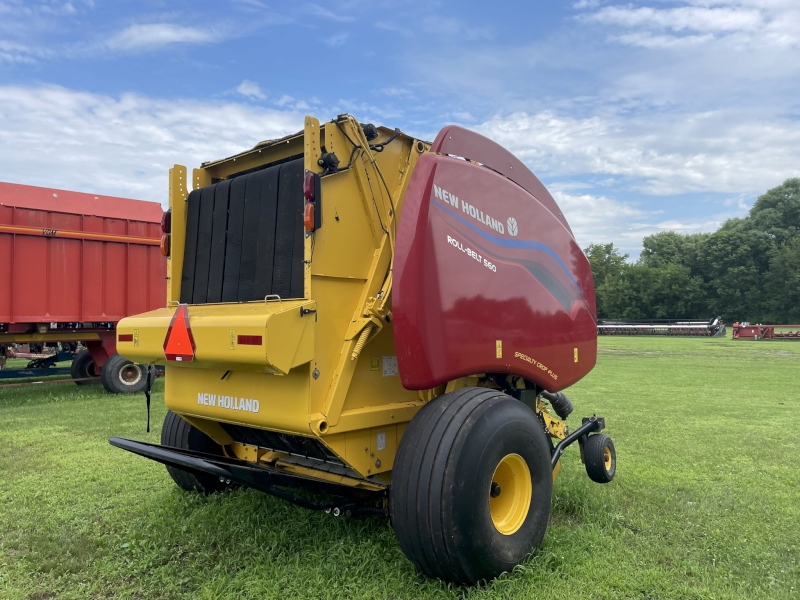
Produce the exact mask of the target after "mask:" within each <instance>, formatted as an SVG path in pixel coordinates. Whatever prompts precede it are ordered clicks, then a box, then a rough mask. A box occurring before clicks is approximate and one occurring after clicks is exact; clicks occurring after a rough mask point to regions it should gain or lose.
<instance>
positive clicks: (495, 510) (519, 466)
mask: <svg viewBox="0 0 800 600" xmlns="http://www.w3.org/2000/svg"><path fill="white" fill-rule="evenodd" d="M532 495H533V483H532V482H531V472H530V469H528V464H527V463H526V462H525V459H524V458H522V457H521V456H520V455H519V454H508V455H506V456H505V457H504V458H503V460H501V461H500V464H498V465H497V468H495V470H494V475H492V483H491V485H490V486H489V514H490V515H491V517H492V523H494V526H495V528H496V529H497V531H499V532H500V533H502V534H503V535H511V534H513V533H515V532H516V531H517V530H519V528H520V527H522V524H523V523H525V519H526V518H527V517H528V511H529V510H530V507H531V496H532Z"/></svg>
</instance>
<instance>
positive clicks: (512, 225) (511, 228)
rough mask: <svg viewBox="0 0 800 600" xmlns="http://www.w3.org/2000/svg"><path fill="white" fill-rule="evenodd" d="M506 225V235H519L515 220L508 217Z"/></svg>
mask: <svg viewBox="0 0 800 600" xmlns="http://www.w3.org/2000/svg"><path fill="white" fill-rule="evenodd" d="M506 225H508V233H509V234H511V235H513V236H514V237H516V236H517V234H518V233H519V229H518V228H517V220H516V219H515V218H514V217H508V220H507V221H506Z"/></svg>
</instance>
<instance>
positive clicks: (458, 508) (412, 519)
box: [389, 388, 553, 585]
mask: <svg viewBox="0 0 800 600" xmlns="http://www.w3.org/2000/svg"><path fill="white" fill-rule="evenodd" d="M508 460H511V461H512V462H513V464H512V463H509V465H511V466H510V467H509V468H510V469H511V473H512V476H511V477H505V478H503V477H501V476H499V475H498V473H501V468H505V467H503V465H506V463H507V461H508ZM507 466H508V465H507ZM501 474H502V473H501ZM495 479H497V480H498V481H499V482H500V484H499V487H498V488H497V489H496V487H495V486H496V485H498V482H497V481H495ZM552 489H553V471H552V468H551V466H550V447H549V443H548V440H547V438H546V436H545V432H544V427H543V426H542V424H541V422H540V421H539V420H538V419H537V417H536V415H535V414H534V412H533V411H532V410H531V409H530V408H528V407H527V406H526V405H525V404H523V403H522V402H519V401H518V400H515V399H514V398H512V397H511V396H508V395H506V394H503V393H501V392H498V391H496V390H491V389H486V388H464V389H461V390H458V391H455V392H451V393H449V394H444V395H442V396H440V397H439V398H436V399H435V400H433V401H431V402H429V403H428V404H426V405H425V406H423V407H422V409H421V410H420V411H419V412H418V413H417V414H416V415H415V416H414V418H413V419H412V421H411V423H410V424H409V425H408V428H407V429H406V431H405V433H404V434H403V437H402V438H401V440H400V445H399V448H398V451H397V456H396V458H395V461H394V465H393V467H392V482H391V486H390V490H389V494H390V498H389V513H390V517H391V521H392V527H393V528H394V531H395V535H396V536H397V541H398V543H399V545H400V548H401V549H402V550H403V552H404V553H405V555H406V556H407V557H408V559H409V560H410V561H411V562H412V563H413V564H414V565H415V566H416V567H417V568H418V569H419V570H420V571H422V572H423V573H424V574H425V575H427V576H429V577H433V578H438V579H442V580H445V581H449V582H453V583H456V584H461V585H472V584H475V583H478V582H479V581H482V580H489V579H492V578H494V577H496V576H497V575H499V574H500V573H503V572H504V571H510V570H511V569H513V568H514V566H515V565H517V564H519V563H520V562H522V561H523V560H524V559H525V557H526V556H527V555H528V554H529V553H530V552H531V550H533V549H534V548H537V547H538V546H539V545H540V544H541V543H542V540H543V539H544V535H545V531H546V530H547V521H548V518H549V516H550V504H551V500H552ZM495 492H497V495H495ZM503 493H506V494H508V496H506V497H505V499H502V494H503ZM493 499H494V500H493ZM501 499H502V500H501ZM501 502H506V503H508V506H509V507H510V509H509V510H508V511H505V509H503V510H498V508H497V507H498V506H500V504H496V503H501Z"/></svg>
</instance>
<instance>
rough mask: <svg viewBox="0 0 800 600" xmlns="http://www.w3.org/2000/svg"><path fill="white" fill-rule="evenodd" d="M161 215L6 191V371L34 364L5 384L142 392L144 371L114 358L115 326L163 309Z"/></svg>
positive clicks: (43, 192) (1, 297)
mask: <svg viewBox="0 0 800 600" xmlns="http://www.w3.org/2000/svg"><path fill="white" fill-rule="evenodd" d="M162 215H163V211H162V208H161V205H160V204H158V203H156V202H144V201H141V200H130V199H126V198H114V197H110V196H101V195H95V194H85V193H80V192H71V191H64V190H56V189H49V188H41V187H34V186H27V185H19V184H14V183H0V366H3V365H4V364H5V363H6V360H5V359H6V357H7V356H9V357H14V356H16V357H24V358H29V359H31V360H30V362H29V363H28V365H27V367H26V368H24V369H17V370H15V371H12V370H10V369H3V370H0V378H9V377H20V376H22V377H30V376H36V377H38V376H42V375H53V374H59V373H63V372H69V373H70V375H71V376H72V378H73V379H75V380H77V381H76V382H77V383H78V384H85V383H96V382H101V383H102V384H103V386H104V387H105V388H106V389H107V390H108V391H110V392H115V393H119V392H134V391H140V390H141V389H143V388H144V386H145V383H146V382H145V379H146V377H145V369H143V368H142V367H141V366H139V365H135V364H133V363H131V362H130V361H128V360H126V359H124V358H122V357H121V356H119V355H118V354H117V353H116V342H117V340H116V324H117V322H118V321H119V320H120V319H122V318H123V317H126V316H128V315H133V314H137V313H140V312H144V311H148V310H152V309H155V308H158V307H161V306H163V304H164V299H165V297H166V279H165V278H166V260H165V258H164V257H163V256H162V255H161V251H160V248H159V245H160V239H161V229H160V222H161V217H162ZM79 343H80V345H82V346H83V348H80V347H79ZM25 345H27V346H28V347H27V348H25ZM65 359H68V360H72V365H71V368H70V369H68V370H67V369H58V368H57V367H56V363H57V362H60V361H63V360H65Z"/></svg>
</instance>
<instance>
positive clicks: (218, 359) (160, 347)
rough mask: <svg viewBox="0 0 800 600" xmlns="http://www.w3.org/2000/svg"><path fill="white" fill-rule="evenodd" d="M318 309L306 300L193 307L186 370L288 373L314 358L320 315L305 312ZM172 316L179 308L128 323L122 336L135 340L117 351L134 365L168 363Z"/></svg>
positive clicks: (122, 324)
mask: <svg viewBox="0 0 800 600" xmlns="http://www.w3.org/2000/svg"><path fill="white" fill-rule="evenodd" d="M315 306H316V304H315V303H314V302H311V301H302V300H299V301H287V302H270V303H261V302H248V303H240V304H239V303H237V304H205V305H193V306H189V309H188V310H189V325H190V327H191V331H192V337H193V338H194V341H195V346H196V351H195V357H194V360H193V361H192V362H191V363H186V366H193V367H199V368H206V367H209V366H212V365H231V366H236V365H248V366H249V367H250V368H255V369H256V370H260V371H262V372H264V371H274V372H278V373H282V374H285V373H288V372H289V371H290V370H291V369H292V368H294V367H296V366H299V365H301V364H305V363H307V362H308V361H310V360H311V359H312V358H313V357H314V324H315V315H314V313H313V312H312V313H309V314H306V315H305V316H303V315H301V310H302V309H306V310H314V307H315ZM173 314H174V309H167V308H162V309H158V310H154V311H151V312H149V313H144V314H142V315H138V316H135V317H128V318H126V319H123V320H122V321H120V323H119V325H118V326H117V333H118V335H125V334H133V341H131V342H118V343H117V351H118V352H119V353H120V354H121V355H123V356H125V357H126V358H129V359H130V360H135V361H138V362H150V363H160V364H165V360H164V340H165V338H166V336H167V331H168V329H169V325H170V322H171V320H172V315H173ZM239 336H257V337H260V338H261V343H260V344H240V343H239ZM240 368H241V367H240Z"/></svg>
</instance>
